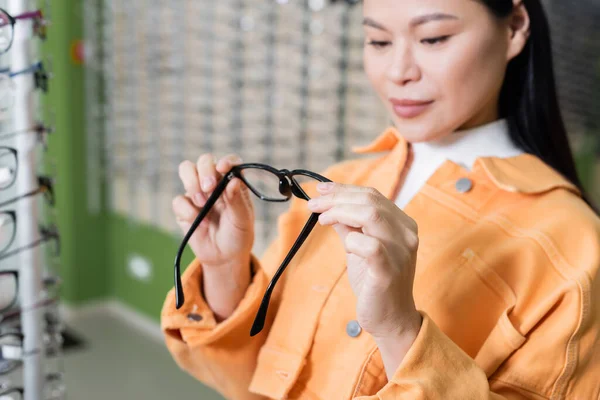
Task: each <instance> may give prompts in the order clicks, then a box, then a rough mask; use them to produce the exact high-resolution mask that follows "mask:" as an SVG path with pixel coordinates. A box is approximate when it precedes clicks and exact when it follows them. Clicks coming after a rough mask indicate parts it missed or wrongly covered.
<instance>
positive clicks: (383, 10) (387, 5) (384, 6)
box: [363, 0, 485, 22]
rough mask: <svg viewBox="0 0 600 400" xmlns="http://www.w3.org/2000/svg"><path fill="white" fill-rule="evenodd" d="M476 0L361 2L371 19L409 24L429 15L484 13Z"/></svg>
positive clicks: (371, 0) (366, 14) (388, 0)
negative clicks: (416, 18) (415, 19)
mask: <svg viewBox="0 0 600 400" xmlns="http://www.w3.org/2000/svg"><path fill="white" fill-rule="evenodd" d="M484 7H485V6H484V5H483V4H482V3H481V2H480V1H478V0H363V14H364V15H365V16H369V17H373V18H382V19H386V20H390V19H394V20H397V21H398V22H402V21H405V22H409V20H411V19H412V18H415V17H417V16H420V15H424V14H430V13H448V14H454V15H457V16H459V17H461V18H462V17H463V16H465V17H466V16H469V15H473V13H479V12H484V11H485V8H484Z"/></svg>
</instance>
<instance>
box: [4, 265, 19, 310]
mask: <svg viewBox="0 0 600 400" xmlns="http://www.w3.org/2000/svg"><path fill="white" fill-rule="evenodd" d="M18 275H19V274H18V272H17V271H5V270H2V271H0V281H1V282H2V289H3V290H5V291H6V290H8V293H11V292H12V293H14V297H13V298H12V300H11V301H10V302H9V303H8V304H6V305H5V306H4V307H0V314H1V313H2V312H4V311H6V310H10V309H11V308H12V307H14V306H15V304H16V303H17V297H18V296H17V293H18Z"/></svg>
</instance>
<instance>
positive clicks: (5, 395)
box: [0, 387, 24, 400]
mask: <svg viewBox="0 0 600 400" xmlns="http://www.w3.org/2000/svg"><path fill="white" fill-rule="evenodd" d="M23 392H24V390H23V388H22V387H11V388H7V389H0V399H2V400H23V399H24V397H23Z"/></svg>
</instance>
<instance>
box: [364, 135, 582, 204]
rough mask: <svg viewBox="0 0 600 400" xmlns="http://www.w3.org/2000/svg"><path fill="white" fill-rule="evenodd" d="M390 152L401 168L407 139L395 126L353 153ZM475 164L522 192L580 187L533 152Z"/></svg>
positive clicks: (508, 187)
mask: <svg viewBox="0 0 600 400" xmlns="http://www.w3.org/2000/svg"><path fill="white" fill-rule="evenodd" d="M384 151H391V153H390V162H392V163H393V164H396V165H395V166H394V167H395V169H394V170H396V171H401V170H402V168H403V167H404V164H405V163H406V155H407V152H408V142H407V141H406V139H404V137H403V136H402V135H401V134H400V133H399V132H398V130H397V129H396V128H395V127H389V128H387V129H386V130H385V131H383V133H381V134H380V135H379V136H378V137H377V138H375V140H373V141H372V142H371V143H369V144H367V145H366V146H354V147H352V152H353V153H355V154H370V153H378V152H384ZM475 165H476V166H480V167H481V168H483V169H484V171H485V172H486V174H487V176H488V177H489V178H490V180H491V181H492V182H493V183H494V184H495V185H496V186H498V187H499V188H500V189H502V190H505V191H509V192H515V193H523V194H539V193H544V192H547V191H550V190H553V189H556V188H564V189H567V190H569V191H571V192H573V193H575V194H577V195H581V192H580V190H579V189H578V188H577V186H575V185H574V184H572V183H571V182H569V181H568V180H567V179H566V178H564V177H563V176H562V175H561V174H559V173H558V172H557V171H556V170H554V169H553V168H552V167H550V166H549V165H547V164H546V163H545V162H544V161H542V160H541V159H540V158H538V157H537V156H535V155H533V154H529V153H523V154H520V155H518V156H515V157H509V158H498V157H480V158H478V159H477V160H476V161H475Z"/></svg>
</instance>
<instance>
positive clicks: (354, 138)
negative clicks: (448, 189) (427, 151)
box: [0, 0, 600, 400]
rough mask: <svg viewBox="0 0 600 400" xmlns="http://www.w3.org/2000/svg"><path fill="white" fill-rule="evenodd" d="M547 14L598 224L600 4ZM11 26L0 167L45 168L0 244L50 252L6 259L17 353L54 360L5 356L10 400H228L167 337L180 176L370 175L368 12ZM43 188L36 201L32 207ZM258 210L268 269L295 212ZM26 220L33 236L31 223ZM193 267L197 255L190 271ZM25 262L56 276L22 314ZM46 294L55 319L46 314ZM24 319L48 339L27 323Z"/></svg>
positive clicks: (593, 1) (24, 21) (36, 287)
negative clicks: (171, 348)
mask: <svg viewBox="0 0 600 400" xmlns="http://www.w3.org/2000/svg"><path fill="white" fill-rule="evenodd" d="M544 3H545V4H546V6H547V11H548V14H549V18H550V23H551V27H552V35H553V46H554V57H555V58H554V59H555V72H556V77H557V81H558V86H559V96H560V101H561V107H562V111H563V114H564V118H565V121H566V123H567V128H568V131H569V133H570V136H571V143H572V145H573V149H574V152H575V155H576V159H577V166H578V170H579V173H580V176H581V178H582V180H583V182H584V185H585V186H586V188H587V189H588V190H589V192H590V193H591V195H592V198H593V199H594V200H595V201H596V203H597V204H600V144H599V139H598V138H599V137H600V24H598V22H600V2H598V0H577V1H567V0H545V1H544ZM0 7H2V8H3V9H4V10H6V12H7V13H8V14H10V15H12V16H13V17H15V16H16V15H20V16H21V17H22V18H17V19H16V22H15V21H13V22H15V23H14V34H15V37H14V40H13V42H12V47H11V49H10V50H8V51H6V52H5V53H4V54H2V55H0V162H4V163H5V164H6V163H10V162H12V161H10V160H12V158H11V157H13V156H12V155H11V154H12V152H11V150H10V149H16V150H18V151H21V152H23V154H25V151H26V152H27V153H26V154H27V155H28V156H27V157H25V161H24V162H21V158H22V157H24V156H23V155H21V156H19V165H18V168H19V173H22V176H26V177H27V179H28V180H25V178H22V179H20V180H18V181H17V183H15V184H13V185H12V186H10V187H7V188H5V190H1V189H3V188H2V186H0V228H1V227H2V226H4V229H5V232H13V231H11V229H12V228H11V226H12V227H13V228H14V230H15V231H17V228H19V231H17V233H16V234H15V235H14V238H12V237H10V238H8V239H14V240H13V241H12V242H10V243H9V241H8V239H4V240H5V242H4V246H5V247H6V249H7V251H6V252H5V256H6V254H9V253H8V252H14V249H17V250H18V249H19V248H20V247H21V246H24V245H27V244H29V243H31V244H34V245H35V247H32V248H29V249H24V250H23V251H18V252H17V253H15V254H14V255H12V254H11V255H10V257H4V258H1V257H2V253H1V252H0V272H1V271H5V272H6V273H5V274H3V275H0V278H1V279H0V310H2V313H1V314H0V315H2V316H1V317H0V335H2V334H3V333H5V334H9V333H11V332H12V333H14V332H18V330H19V329H33V330H34V331H35V332H36V334H35V335H33V336H32V337H33V338H34V339H35V338H37V339H40V340H44V341H45V342H47V343H49V346H50V345H53V346H54V347H55V348H56V349H55V350H56V351H54V352H50V353H49V354H46V355H44V356H39V357H38V356H36V357H37V358H32V360H33V361H31V362H30V365H29V366H28V367H27V368H26V369H25V368H23V367H24V365H23V364H26V363H20V362H15V361H14V360H15V359H18V358H19V357H14V356H11V354H13V353H10V352H9V351H8V349H9V347H10V345H14V343H13V342H6V343H8V344H7V345H6V346H3V343H5V342H3V341H2V340H4V339H3V336H0V345H2V351H0V399H1V400H4V399H5V397H2V396H3V395H2V393H3V392H2V391H3V389H6V388H10V387H15V386H22V385H24V384H25V386H27V384H26V383H25V382H26V381H27V380H30V381H32V382H37V383H36V384H37V385H38V386H39V385H40V382H42V383H43V385H44V386H51V387H52V388H53V389H52V390H53V391H54V392H52V393H50V394H49V395H48V396H50V397H29V398H31V399H38V398H39V399H46V398H53V399H58V398H69V399H77V400H79V399H85V400H94V399H147V400H152V399H163V398H166V397H167V396H174V395H176V396H177V397H178V398H179V399H220V397H219V396H218V395H217V394H215V393H214V392H213V391H212V390H210V389H208V388H206V387H204V386H203V385H202V384H200V383H198V382H196V381H194V380H193V379H192V378H190V377H188V376H187V375H185V374H184V373H183V372H180V371H179V369H178V368H177V366H176V365H175V363H174V362H173V361H172V359H171V358H170V356H169V354H168V353H167V351H166V349H165V347H164V344H163V340H162V335H161V333H160V329H159V315H160V309H161V306H162V302H163V300H164V297H165V295H166V293H167V291H168V290H169V289H170V288H171V287H172V285H173V277H172V274H173V259H174V256H175V254H176V251H177V248H178V246H179V243H180V241H181V238H182V235H181V234H180V232H179V229H178V227H177V225H176V224H175V219H174V217H173V215H172V213H171V200H172V198H173V197H174V196H175V195H177V194H180V193H183V187H182V186H181V185H180V183H179V177H178V173H177V169H178V165H179V163H180V162H181V161H183V160H185V159H189V160H196V159H197V158H198V156H199V155H200V154H202V153H206V152H212V153H213V154H215V155H217V156H219V157H220V156H224V155H226V154H228V153H237V154H240V155H241V157H242V158H243V160H244V161H246V162H263V163H267V164H270V165H273V166H275V167H277V168H290V169H292V168H304V169H309V170H313V171H322V170H323V169H324V168H326V167H327V166H329V165H331V164H333V163H335V162H336V161H339V160H342V159H346V158H350V157H354V156H353V155H352V153H351V152H350V147H351V146H353V145H361V144H366V143H368V142H369V141H370V140H371V139H373V138H374V137H375V136H376V135H378V134H379V133H380V131H381V130H382V129H384V128H385V127H386V126H388V125H389V120H388V118H387V116H386V114H385V111H384V109H383V107H382V106H381V105H380V103H379V100H378V99H377V98H376V96H375V95H374V94H373V93H372V92H371V91H370V88H369V86H368V82H367V80H366V78H365V77H364V75H363V71H362V41H363V38H362V32H363V31H362V27H361V23H362V12H361V5H360V2H359V1H351V0H348V1H340V0H339V1H330V0H221V1H214V0H171V1H168V2H167V1H159V0H127V1H118V0H45V1H37V2H36V1H33V0H31V1H26V0H0ZM40 12H41V13H40ZM23 16H25V17H23ZM2 18H4V20H5V21H9V20H10V19H7V18H8V17H2ZM0 23H2V22H1V21H0ZM5 27H6V23H4V27H0V30H1V29H5ZM0 36H1V35H0ZM44 37H45V38H44ZM2 40H3V39H2V37H0V50H1V47H2V45H3V44H2ZM5 41H6V40H5ZM40 61H41V62H42V63H43V64H42V66H41V65H40V64H38V63H39V62H40ZM19 68H20V69H19ZM32 77H33V79H32ZM24 149H27V150H24ZM5 160H9V161H5ZM7 165H8V164H7ZM1 166H3V165H0V167H1ZM11 168H13V166H11ZM14 168H16V164H15V166H14ZM9 170H10V168H9ZM2 179H3V177H2V170H1V169H0V185H1V182H2ZM26 185H29V186H28V187H29V188H30V189H31V188H34V191H35V193H32V194H31V195H30V196H27V197H25V198H20V197H21V195H22V194H23V193H28V191H27V190H25V191H23V190H21V189H23V188H24V187H25V186H26ZM7 186H8V185H7ZM35 188H38V189H35ZM38 194H40V196H39V197H44V198H45V201H41V200H40V201H38V196H37V195H38ZM17 198H19V200H18V201H12V200H14V199H17ZM255 204H256V211H257V212H256V216H257V221H256V242H255V248H254V252H255V254H257V255H260V254H262V251H263V250H264V249H265V248H266V245H267V244H268V243H269V241H270V240H271V239H272V238H273V237H274V235H275V234H276V231H275V229H276V222H275V221H276V218H277V216H278V215H279V214H280V213H281V212H283V211H284V210H285V209H286V208H287V204H281V205H276V204H274V203H259V202H256V203H255ZM13 210H16V215H19V212H20V213H21V214H23V213H24V214H25V215H27V217H26V218H22V219H21V220H19V222H17V221H16V220H15V219H11V218H13V217H12V215H13V214H11V211H13ZM42 222H43V223H42ZM11 224H12V225H11ZM36 235H37V236H36ZM8 236H10V235H8ZM8 236H6V237H8ZM29 237H31V238H32V239H31V240H28V238H29ZM36 237H37V238H38V239H35V238H36ZM58 238H59V239H60V240H59V241H58ZM33 240H35V241H33ZM38 242H39V243H38ZM58 244H60V246H58ZM2 246H3V244H2V239H1V238H0V251H1V250H2ZM191 259H192V255H191V253H190V252H189V250H188V251H187V252H186V257H185V259H184V265H185V264H187V263H188V262H189V261H191ZM27 262H32V263H36V265H41V266H42V267H41V268H39V271H38V270H37V269H31V271H34V272H35V273H34V272H31V271H30V270H27V271H25V272H24V271H21V272H20V275H19V276H18V277H17V279H25V278H27V279H32V282H34V283H35V284H32V285H31V286H29V289H27V290H28V292H27V293H23V292H21V293H19V294H18V295H20V296H19V297H18V298H19V299H20V300H18V301H17V302H16V303H14V304H13V303H12V300H11V296H12V297H14V296H17V294H15V293H12V294H11V292H10V291H9V289H8V283H6V282H8V281H9V279H12V275H10V273H11V271H16V270H18V266H20V265H24V264H25V263H27ZM13 275H14V274H13ZM2 279H4V281H3V280H2ZM3 282H5V283H3ZM3 285H4V286H3ZM38 292H39V293H41V292H44V293H45V297H43V299H45V300H39V299H40V298H39V297H38V298H37V299H36V300H35V301H34V300H31V299H32V297H35V296H36V295H37V293H38ZM27 296H29V297H27ZM2 301H4V303H2ZM25 303H27V304H25ZM31 310H35V311H31ZM26 314H27V315H30V316H31V318H34V319H31V318H30V319H29V320H27V321H29V322H25V319H23V320H22V321H21V320H20V319H19V318H20V316H21V315H23V316H24V315H26ZM35 318H37V320H36V319H35ZM40 318H41V320H42V321H43V324H42V325H38V324H37V322H36V321H38V322H39V320H40ZM15 321H16V322H15ZM21 325H23V326H21ZM40 326H42V327H43V329H42V328H40ZM36 329H37V330H36ZM40 329H41V330H40ZM53 329H54V330H53ZM9 339H10V338H9ZM7 340H8V339H7ZM14 340H17V341H18V338H17V339H14ZM32 340H33V339H32ZM27 345H28V344H27V342H26V343H25V348H26V347H27ZM29 345H30V346H34V347H35V343H34V342H33V341H31V342H30V343H29ZM7 346H9V347H7ZM15 346H16V345H15ZM16 347H18V346H16ZM34 347H31V348H34ZM11 360H12V361H11ZM9 361H10V362H9ZM40 371H43V372H41V373H40ZM40 374H41V375H40ZM32 385H34V384H32ZM32 387H36V386H35V385H34V386H32ZM7 396H8V395H7ZM14 396H17V395H14ZM61 396H62V397H61ZM6 398H7V399H13V397H6ZM14 398H17V397H14ZM26 398H27V397H26ZM29 398H28V399H29Z"/></svg>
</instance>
